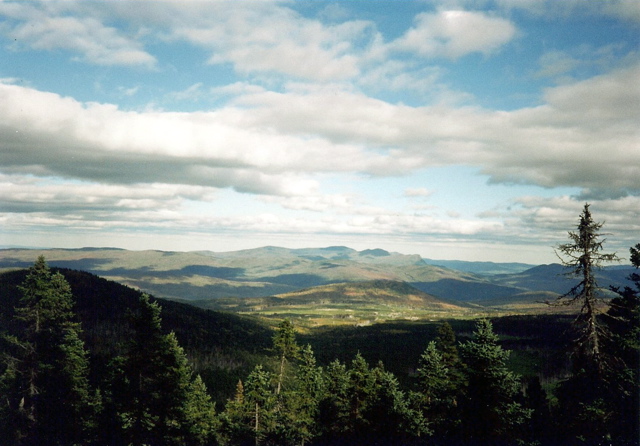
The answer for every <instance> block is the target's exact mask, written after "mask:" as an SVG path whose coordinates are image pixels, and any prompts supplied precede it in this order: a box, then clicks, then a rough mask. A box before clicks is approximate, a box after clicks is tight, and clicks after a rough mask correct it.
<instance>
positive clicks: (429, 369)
mask: <svg viewBox="0 0 640 446" xmlns="http://www.w3.org/2000/svg"><path fill="white" fill-rule="evenodd" d="M587 210H588V209H587ZM584 220H585V221H586V222H588V221H589V218H586V219H584ZM581 221H582V219H581ZM586 226H587V227H588V226H589V225H588V224H587V225H586ZM596 232H597V231H596ZM572 240H573V239H572ZM596 242H597V240H596ZM639 252H640V245H639V246H636V247H635V248H632V250H631V254H632V262H634V264H635V265H636V267H638V264H639V263H640V261H638V257H639V255H638V254H639ZM577 257H578V258H579V259H580V258H581V256H577ZM592 258H593V257H592ZM634 259H635V260H634ZM587 263H588V262H587ZM583 266H584V263H581V264H580V265H579V267H580V268H583ZM580 271H583V269H580ZM578 278H579V279H580V281H582V279H584V276H583V275H579V276H578ZM630 279H631V281H632V282H633V287H631V286H629V287H625V288H624V289H616V290H614V291H615V292H616V293H617V297H615V298H614V299H612V300H611V305H610V306H609V311H608V312H607V313H606V314H601V315H598V314H596V320H595V322H596V323H597V324H600V326H601V327H602V330H601V331H598V332H597V333H598V334H599V335H600V338H599V339H598V345H599V352H600V353H599V358H602V359H603V362H602V364H603V367H590V368H588V369H585V368H584V366H583V365H584V357H583V356H581V355H576V356H574V359H575V361H574V364H575V365H576V367H574V370H573V373H572V374H571V376H570V377H569V378H568V379H566V380H565V381H564V382H562V383H560V385H559V386H558V390H557V392H556V394H555V395H554V396H555V397H557V404H556V405H555V406H550V405H549V398H548V396H547V393H546V391H545V388H548V387H543V386H542V385H541V382H540V381H539V380H537V379H530V380H528V382H527V384H526V385H525V384H524V383H522V382H521V380H520V377H519V376H517V375H516V374H514V373H513V372H512V371H510V370H509V368H508V357H509V352H508V351H507V350H505V349H503V346H502V345H503V344H501V343H500V342H499V339H498V336H497V335H496V333H494V331H493V326H492V323H491V322H490V321H488V320H480V321H478V322H477V324H476V327H475V331H474V332H473V333H472V334H471V335H465V338H464V342H458V341H457V340H456V335H455V333H454V332H453V329H452V328H451V326H450V325H449V324H446V323H445V324H442V326H441V327H440V329H439V330H438V336H437V337H436V339H435V340H434V341H433V342H429V343H427V345H426V346H425V350H424V352H423V354H422V355H421V356H420V357H419V358H415V360H416V363H415V366H416V368H415V374H414V375H413V377H412V378H408V379H412V382H406V383H403V385H404V386H403V385H401V383H400V382H399V381H398V379H397V378H396V376H394V374H393V373H391V372H390V371H388V370H387V369H385V365H384V364H382V363H381V362H379V363H377V364H370V363H369V362H367V360H366V359H365V357H364V356H363V355H361V354H359V353H358V354H356V355H355V356H354V357H353V358H352V360H350V361H346V362H341V361H338V360H334V361H333V362H331V363H329V364H327V365H326V366H324V367H322V366H321V365H319V364H318V363H317V362H316V358H315V356H314V352H313V350H312V349H311V347H310V346H308V345H307V346H304V347H300V346H299V345H298V344H297V342H296V333H295V328H294V326H293V324H292V323H291V322H290V321H283V322H282V323H281V324H280V325H279V327H278V328H277V330H276V332H275V335H274V336H273V338H272V341H273V348H272V350H271V352H272V357H271V358H270V359H269V360H265V361H264V362H263V363H262V364H258V365H257V366H256V367H255V368H254V369H253V371H252V372H251V373H249V374H248V375H247V376H246V377H245V378H243V380H242V381H240V382H239V383H238V386H237V390H236V394H235V396H234V397H233V398H231V399H230V400H229V401H228V402H227V404H226V405H225V407H221V408H220V410H218V411H217V412H216V411H215V410H214V406H213V404H212V402H211V398H210V397H209V394H208V391H207V389H206V387H205V385H204V383H203V381H202V380H201V379H200V377H199V376H197V375H195V374H194V373H193V370H192V368H191V366H190V365H189V361H188V359H187V356H186V355H185V353H184V351H183V349H182V348H181V347H180V345H179V343H178V340H177V338H176V336H175V334H173V333H167V332H166V331H163V330H162V320H161V317H160V315H161V309H160V306H159V305H158V304H157V303H156V302H154V301H153V300H152V299H151V298H150V297H148V296H144V295H143V296H141V297H140V299H139V301H138V302H137V303H136V304H135V305H133V306H132V307H131V309H130V314H129V317H128V325H127V326H126V328H123V330H127V332H128V334H129V335H128V341H127V342H126V343H125V344H122V345H119V347H120V348H119V351H118V354H117V355H116V356H115V357H111V358H110V359H111V362H110V365H109V367H108V368H107V367H106V366H104V365H102V364H103V363H102V362H101V367H100V368H99V370H100V372H98V373H96V372H94V373H93V375H91V376H92V381H91V383H90V381H89V379H88V376H89V373H88V372H89V369H90V367H91V364H90V361H89V358H90V356H89V354H88V352H87V351H86V349H85V347H84V344H83V342H82V337H83V333H82V330H81V329H80V325H79V324H78V323H77V322H76V321H75V315H74V312H73V296H72V294H71V291H70V289H69V286H68V284H66V282H65V281H64V278H63V277H62V276H61V275H59V274H57V273H52V272H51V271H50V270H49V268H48V267H47V266H46V263H45V262H44V259H38V261H37V262H36V264H35V265H34V266H33V267H32V268H31V269H30V271H29V274H28V276H27V279H26V280H25V281H24V283H23V285H22V287H21V291H22V300H21V301H20V305H19V306H18V308H17V309H16V317H15V321H14V326H11V327H10V328H9V329H7V330H8V331H7V333H11V334H5V335H3V336H2V337H0V338H1V339H2V344H0V352H2V354H3V367H2V369H0V373H1V375H0V430H1V431H2V432H0V444H3V445H4V444H7V445H27V444H28V445H31V444H54V445H56V444H57V445H72V444H87V445H90V444H99V445H103V444H109V445H143V444H145V445H177V444H189V445H209V444H220V445H245V444H246V445H252V446H253V445H285V446H286V445H341V444H342V445H357V444H362V445H376V444H377V445H390V444H402V445H414V444H415V445H417V444H434V445H451V444H454V445H474V446H479V445H500V446H502V445H505V446H506V445H512V444H513V445H515V444H539V445H546V444H548V445H559V444H581V445H597V444H616V445H627V444H637V438H638V423H637V422H634V421H637V416H638V401H639V399H638V366H639V365H640V361H639V360H638V351H639V349H638V347H639V345H638V344H639V343H640V342H639V341H638V334H639V333H640V327H639V325H640V306H639V305H638V293H639V292H640V276H638V274H633V275H632V276H631V277H630ZM580 289H582V288H580ZM576 290H578V288H576ZM594 291H595V290H594ZM576 301H580V300H579V299H578V300H576ZM595 308H596V310H597V307H595ZM578 321H579V322H580V324H579V325H578V327H579V328H580V327H584V326H585V325H583V324H582V322H583V320H582V319H579V320H578ZM586 326H588V324H587V325H586ZM5 328H6V327H3V328H2V329H5ZM599 330H600V329H599ZM605 334H606V335H605ZM577 345H579V346H581V345H582V344H577ZM576 350H577V351H578V352H579V353H580V352H582V351H583V350H582V349H581V348H580V349H578V348H576ZM586 357H587V358H594V357H595V356H593V355H591V356H590V355H586ZM578 359H579V361H578ZM104 370H106V371H104ZM584 370H590V371H594V372H596V373H595V374H592V375H589V374H587V373H586V372H585V371H584ZM409 384H412V385H411V386H409ZM544 384H545V385H546V384H547V383H546V382H545V383H544ZM97 389H99V390H97ZM523 390H525V391H524V393H523Z"/></svg>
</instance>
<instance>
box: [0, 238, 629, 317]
mask: <svg viewBox="0 0 640 446" xmlns="http://www.w3.org/2000/svg"><path fill="white" fill-rule="evenodd" d="M39 255H44V256H45V258H46V259H47V261H48V263H49V264H50V265H51V266H53V267H60V268H70V269H76V270H83V271H88V272H91V273H92V274H96V275H98V276H100V277H104V278H106V279H109V280H113V281H116V282H118V283H121V284H123V285H126V286H129V287H132V288H134V289H137V290H141V291H144V292H147V293H150V294H152V295H154V296H157V297H161V298H164V299H170V300H175V301H180V302H184V303H189V304H191V305H194V306H198V307H201V308H205V309H211V310H218V311H227V312H235V313H241V314H250V315H254V316H261V317H264V318H266V319H267V320H268V321H269V320H270V321H272V322H271V323H273V324H274V323H276V322H274V321H277V320H280V319H282V318H292V319H295V320H296V321H297V324H298V325H299V326H300V327H304V328H311V327H318V326H324V325H329V326H334V325H353V326H362V325H369V324H372V323H380V322H383V321H393V320H408V321H411V320H438V319H442V318H467V319H473V318H477V317H491V316H500V315H510V314H550V313H554V312H558V311H561V310H564V309H560V308H550V307H549V306H548V305H546V304H545V303H544V302H545V301H553V300H554V299H555V298H556V297H557V296H558V295H560V294H562V293H563V292H565V291H567V290H569V289H570V288H571V286H572V281H571V278H568V277H566V276H565V275H563V274H564V273H565V270H564V269H563V267H562V266H561V265H557V264H556V265H539V266H535V265H526V264H521V263H505V264H500V263H492V262H460V261H437V260H429V259H423V258H422V257H420V256H418V255H405V254H400V253H392V252H388V251H385V250H382V249H367V250H363V251H357V250H354V249H351V248H348V247H343V246H333V247H326V248H307V249H286V248H279V247H273V246H270V247H263V248H257V249H250V250H242V251H233V252H211V251H197V252H166V251H128V250H123V249H109V248H82V249H48V250H38V249H4V250H0V271H9V270H12V269H16V268H27V267H29V266H30V265H31V264H32V263H33V261H34V259H35V258H36V257H37V256H39ZM440 264H441V265H440ZM456 268H459V269H456ZM631 271H632V268H631V267H624V266H620V267H610V268H606V269H603V270H600V271H598V275H599V277H598V280H599V284H600V286H601V287H602V288H603V289H605V290H606V289H608V288H609V286H611V285H614V286H623V285H624V283H625V278H626V277H627V276H628V275H629V274H630V273H631Z"/></svg>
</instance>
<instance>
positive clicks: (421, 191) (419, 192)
mask: <svg viewBox="0 0 640 446" xmlns="http://www.w3.org/2000/svg"><path fill="white" fill-rule="evenodd" d="M432 194H433V191H431V190H429V189H427V188H424V187H417V188H408V189H405V190H404V196H405V197H429V196H431V195H432Z"/></svg>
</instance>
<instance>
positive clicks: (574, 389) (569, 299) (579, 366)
mask: <svg viewBox="0 0 640 446" xmlns="http://www.w3.org/2000/svg"><path fill="white" fill-rule="evenodd" d="M602 226H603V223H598V222H595V221H594V220H593V217H592V215H591V211H590V209H589V204H585V205H584V208H583V211H582V213H581V214H580V219H579V222H578V225H577V231H575V232H574V231H571V232H569V239H570V243H567V244H563V245H560V246H559V247H558V249H559V251H560V255H559V256H560V258H561V260H562V263H563V265H564V266H566V267H568V268H569V273H568V275H569V276H570V277H574V278H576V279H577V283H576V285H574V286H573V287H572V288H571V289H570V290H569V291H568V292H567V293H565V294H564V295H562V296H560V297H559V298H558V300H557V302H556V304H557V305H577V306H579V307H580V311H579V313H578V316H577V318H576V320H575V321H574V324H573V326H574V330H575V332H576V337H575V339H574V345H573V351H572V374H571V376H570V377H569V378H568V379H567V380H565V381H563V382H561V383H560V385H559V386H558V388H557V391H556V395H557V397H558V400H559V404H560V410H561V411H562V413H563V414H564V415H563V417H562V420H561V421H560V423H561V425H562V429H560V431H561V432H562V433H563V434H564V435H565V436H566V438H565V440H566V441H575V440H576V439H580V441H585V442H587V443H594V444H595V443H598V442H601V441H604V442H606V441H609V439H610V436H611V434H610V431H611V426H612V421H613V416H614V413H615V412H614V410H612V405H611V402H610V399H609V396H610V394H611V391H610V378H611V376H612V371H613V370H614V369H615V362H616V359H615V355H613V354H612V353H613V352H612V351H610V350H609V351H608V349H607V347H606V344H607V339H610V338H611V333H610V331H609V329H608V327H607V324H606V323H605V321H604V319H603V318H602V317H601V313H602V308H604V307H605V305H606V304H605V302H604V301H603V299H602V293H601V290H600V288H599V287H598V283H597V281H596V277H595V273H596V270H598V269H600V268H602V267H603V264H604V263H605V262H612V261H617V260H618V258H617V256H616V255H615V254H608V253H603V252H602V249H603V244H604V240H603V239H602V236H603V234H602V233H601V232H600V230H601V229H602ZM562 256H563V257H562Z"/></svg>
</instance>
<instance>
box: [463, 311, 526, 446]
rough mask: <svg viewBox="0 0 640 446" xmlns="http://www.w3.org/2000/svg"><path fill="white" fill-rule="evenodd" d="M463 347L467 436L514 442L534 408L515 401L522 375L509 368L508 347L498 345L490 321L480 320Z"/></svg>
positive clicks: (475, 439)
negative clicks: (531, 409)
mask: <svg viewBox="0 0 640 446" xmlns="http://www.w3.org/2000/svg"><path fill="white" fill-rule="evenodd" d="M460 350H461V356H462V360H463V362H464V364H465V365H466V376H467V380H468V387H467V393H466V396H465V398H464V399H463V400H462V401H461V405H462V407H461V409H462V424H461V427H462V429H463V432H464V435H465V438H464V440H465V441H467V442H469V443H472V444H473V443H474V442H477V443H480V444H485V443H492V442H495V443H505V444H508V443H509V442H515V441H516V440H517V439H519V437H520V436H521V433H520V430H521V429H522V428H523V426H524V423H525V422H526V421H527V420H528V419H529V417H530V415H531V411H530V410H528V409H525V408H524V407H522V405H521V404H520V403H518V402H517V401H516V397H518V396H519V391H520V379H519V377H518V376H516V375H515V374H514V373H513V372H511V371H509V370H508V369H507V366H506V362H507V359H508V357H509V351H505V350H503V349H502V347H500V345H498V336H497V335H496V334H495V333H494V332H493V326H492V324H491V322H489V321H488V320H484V319H483V320H480V321H478V323H477V324H476V331H475V332H474V337H473V340H471V341H468V342H465V343H463V344H461V345H460Z"/></svg>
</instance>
